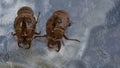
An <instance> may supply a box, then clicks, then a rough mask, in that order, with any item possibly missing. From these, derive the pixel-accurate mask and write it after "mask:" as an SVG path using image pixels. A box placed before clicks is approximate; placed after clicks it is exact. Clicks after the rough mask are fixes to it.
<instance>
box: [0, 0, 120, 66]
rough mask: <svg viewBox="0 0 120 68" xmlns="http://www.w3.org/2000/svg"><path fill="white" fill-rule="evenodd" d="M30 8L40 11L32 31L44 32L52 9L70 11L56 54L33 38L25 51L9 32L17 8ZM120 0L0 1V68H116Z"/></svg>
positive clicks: (119, 47)
mask: <svg viewBox="0 0 120 68" xmlns="http://www.w3.org/2000/svg"><path fill="white" fill-rule="evenodd" d="M22 6H29V7H31V8H32V9H33V10H34V12H35V16H36V17H37V14H38V12H39V11H40V12H41V16H40V22H39V23H38V24H37V27H36V31H37V32H39V31H41V32H42V33H41V34H42V35H43V34H45V33H46V32H45V24H46V21H47V19H48V18H49V17H50V16H51V15H52V13H53V12H54V11H56V10H59V9H63V10H65V11H67V12H68V13H69V14H70V19H71V21H72V25H71V27H69V28H68V29H67V31H66V35H67V36H68V37H70V38H76V39H79V40H80V41H81V42H80V43H78V42H74V41H68V40H65V39H64V43H65V46H62V48H61V50H60V52H59V53H57V52H56V51H55V50H53V49H48V48H47V40H46V39H45V38H40V39H36V40H33V42H32V47H31V48H30V49H29V50H26V49H22V48H19V47H18V46H17V41H16V37H13V36H12V35H11V32H13V31H14V29H13V22H14V18H15V17H16V15H17V10H18V9H19V8H20V7H22ZM119 23H120V0H0V68H120V27H119V26H120V24H119Z"/></svg>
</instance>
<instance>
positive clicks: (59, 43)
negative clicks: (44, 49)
mask: <svg viewBox="0 0 120 68" xmlns="http://www.w3.org/2000/svg"><path fill="white" fill-rule="evenodd" d="M57 44H58V49H57V50H56V51H57V52H59V51H60V49H61V42H60V41H58V42H57Z"/></svg>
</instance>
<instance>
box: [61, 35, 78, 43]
mask: <svg viewBox="0 0 120 68" xmlns="http://www.w3.org/2000/svg"><path fill="white" fill-rule="evenodd" d="M63 36H64V38H65V39H66V40H72V41H77V42H80V41H79V40H77V39H70V38H68V37H67V36H65V35H63Z"/></svg>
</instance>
